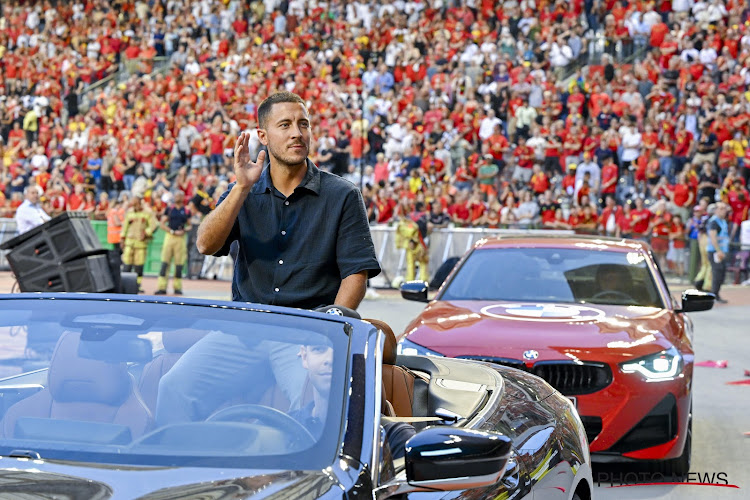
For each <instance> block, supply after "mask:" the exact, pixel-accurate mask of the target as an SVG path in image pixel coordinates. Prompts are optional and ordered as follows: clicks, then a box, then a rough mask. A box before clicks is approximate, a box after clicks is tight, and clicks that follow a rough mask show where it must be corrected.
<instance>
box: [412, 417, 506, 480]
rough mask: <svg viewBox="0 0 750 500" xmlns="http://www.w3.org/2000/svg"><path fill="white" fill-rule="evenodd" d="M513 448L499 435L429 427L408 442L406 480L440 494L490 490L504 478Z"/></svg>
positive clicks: (504, 437) (453, 428) (452, 428)
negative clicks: (442, 492)
mask: <svg viewBox="0 0 750 500" xmlns="http://www.w3.org/2000/svg"><path fill="white" fill-rule="evenodd" d="M511 444H512V443H511V440H510V438H508V437H507V436H504V435H503V434H499V433H497V432H488V431H475V430H469V429H457V428H455V427H440V426H436V427H428V428H426V429H424V430H423V431H421V432H419V433H417V434H415V435H414V436H412V437H411V438H410V439H409V440H408V441H407V442H406V479H407V481H408V483H409V485H410V486H412V487H417V488H428V489H431V490H439V491H451V490H463V489H471V488H481V487H485V486H490V485H492V484H495V483H496V482H498V481H499V480H500V479H501V478H502V477H503V473H504V472H505V468H506V467H507V465H508V458H509V457H510V452H511Z"/></svg>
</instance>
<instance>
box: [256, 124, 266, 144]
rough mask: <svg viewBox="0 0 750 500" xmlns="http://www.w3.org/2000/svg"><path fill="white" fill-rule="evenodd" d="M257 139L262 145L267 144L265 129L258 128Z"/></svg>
mask: <svg viewBox="0 0 750 500" xmlns="http://www.w3.org/2000/svg"><path fill="white" fill-rule="evenodd" d="M258 140H259V141H260V143H261V144H263V145H264V146H268V136H266V130H265V129H262V128H259V129H258Z"/></svg>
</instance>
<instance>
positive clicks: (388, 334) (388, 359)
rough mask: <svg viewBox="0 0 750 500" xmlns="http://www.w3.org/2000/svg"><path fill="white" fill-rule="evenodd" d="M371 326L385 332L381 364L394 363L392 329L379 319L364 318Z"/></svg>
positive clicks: (394, 349)
mask: <svg viewBox="0 0 750 500" xmlns="http://www.w3.org/2000/svg"><path fill="white" fill-rule="evenodd" d="M363 321H367V322H368V323H370V324H371V325H372V326H374V327H376V328H377V329H378V330H381V331H382V332H383V333H384V334H385V347H384V348H383V364H386V365H395V364H396V356H397V353H396V335H395V334H394V333H393V330H392V329H391V327H390V326H388V324H387V323H386V322H385V321H381V320H379V319H365V320H363Z"/></svg>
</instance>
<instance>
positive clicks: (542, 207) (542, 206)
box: [539, 201, 560, 214]
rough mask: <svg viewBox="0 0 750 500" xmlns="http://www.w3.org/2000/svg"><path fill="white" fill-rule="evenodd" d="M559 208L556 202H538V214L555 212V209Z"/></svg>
mask: <svg viewBox="0 0 750 500" xmlns="http://www.w3.org/2000/svg"><path fill="white" fill-rule="evenodd" d="M558 208H560V204H559V203H557V202H556V201H551V202H549V203H546V202H540V203H539V213H540V214H544V212H548V211H550V210H552V211H553V212H556V211H557V209H558Z"/></svg>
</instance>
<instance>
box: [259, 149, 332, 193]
mask: <svg viewBox="0 0 750 500" xmlns="http://www.w3.org/2000/svg"><path fill="white" fill-rule="evenodd" d="M306 162H307V172H306V173H305V177H303V178H302V182H300V183H299V186H297V187H296V188H295V191H296V190H297V189H306V190H308V191H311V192H313V193H315V194H320V170H318V167H317V166H316V165H315V164H314V163H313V162H312V161H310V159H309V158H308V159H307V160H306ZM270 167H271V164H270V163H266V165H265V166H264V167H263V172H261V174H260V179H258V182H256V183H255V186H253V190H252V193H253V194H262V193H269V192H271V191H272V190H273V188H274V186H273V182H272V181H271V168H270Z"/></svg>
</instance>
